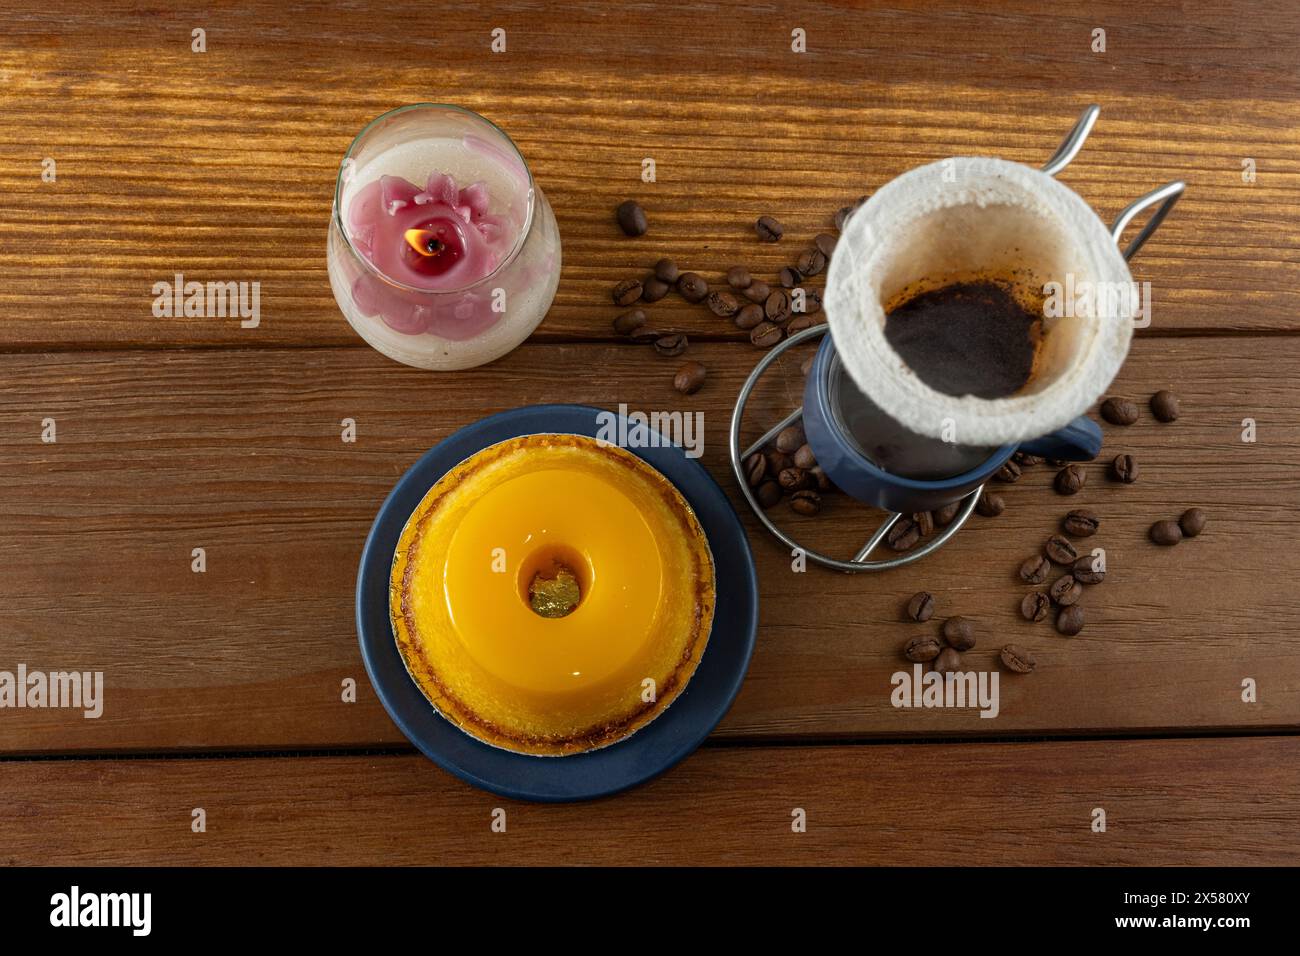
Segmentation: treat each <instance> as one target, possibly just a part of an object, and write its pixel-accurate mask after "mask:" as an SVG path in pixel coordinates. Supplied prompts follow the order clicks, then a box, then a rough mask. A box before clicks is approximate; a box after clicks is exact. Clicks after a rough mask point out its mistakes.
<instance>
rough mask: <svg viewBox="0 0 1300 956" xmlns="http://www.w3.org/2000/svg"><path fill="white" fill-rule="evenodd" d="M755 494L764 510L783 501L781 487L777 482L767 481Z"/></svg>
mask: <svg viewBox="0 0 1300 956" xmlns="http://www.w3.org/2000/svg"><path fill="white" fill-rule="evenodd" d="M755 494H756V496H757V498H758V503H759V504H760V505H762V506H763V507H764V508H770V507H772V506H773V505H774V504H776V503H777V502H778V501H780V500H781V486H780V485H778V484H777V483H776V482H775V481H765V482H763V483H762V484H761V485H759V486H758V491H757V492H756V493H755Z"/></svg>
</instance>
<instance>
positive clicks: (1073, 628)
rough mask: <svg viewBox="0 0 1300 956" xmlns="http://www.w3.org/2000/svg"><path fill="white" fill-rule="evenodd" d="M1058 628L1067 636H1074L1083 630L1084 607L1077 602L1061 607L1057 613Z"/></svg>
mask: <svg viewBox="0 0 1300 956" xmlns="http://www.w3.org/2000/svg"><path fill="white" fill-rule="evenodd" d="M1056 629H1057V630H1058V631H1060V632H1061V633H1062V634H1064V635H1065V636H1066V637H1074V635H1076V634H1078V633H1079V632H1080V631H1082V630H1083V608H1082V607H1080V606H1079V605H1077V604H1071V605H1070V606H1069V607H1064V608H1061V613H1060V614H1058V615H1056Z"/></svg>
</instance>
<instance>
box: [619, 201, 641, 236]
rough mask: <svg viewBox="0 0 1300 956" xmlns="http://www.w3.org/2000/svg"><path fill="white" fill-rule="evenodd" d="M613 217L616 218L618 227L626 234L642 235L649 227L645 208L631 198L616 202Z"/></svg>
mask: <svg viewBox="0 0 1300 956" xmlns="http://www.w3.org/2000/svg"><path fill="white" fill-rule="evenodd" d="M614 218H615V219H617V220H618V227H619V228H620V229H622V230H623V233H624V234H625V235H628V236H643V235H645V231H646V229H648V228H649V224H648V223H647V222H646V218H645V210H644V209H642V208H641V206H640V205H639V204H638V203H635V202H633V201H632V200H631V199H629V200H627V201H626V202H621V203H619V204H618V208H617V209H616V210H614Z"/></svg>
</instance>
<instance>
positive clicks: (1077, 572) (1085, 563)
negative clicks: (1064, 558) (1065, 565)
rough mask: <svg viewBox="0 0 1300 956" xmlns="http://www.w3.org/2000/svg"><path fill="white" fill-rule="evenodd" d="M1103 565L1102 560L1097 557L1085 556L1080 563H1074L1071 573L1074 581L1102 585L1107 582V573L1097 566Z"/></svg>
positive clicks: (1080, 559)
mask: <svg viewBox="0 0 1300 956" xmlns="http://www.w3.org/2000/svg"><path fill="white" fill-rule="evenodd" d="M1100 563H1101V558H1100V557H1098V556H1096V555H1091V554H1085V555H1083V556H1082V557H1081V558H1079V560H1078V561H1075V562H1074V567H1073V568H1072V569H1071V573H1072V574H1073V575H1074V580H1076V581H1078V582H1079V583H1080V584H1101V582H1102V581H1105V580H1106V571H1105V569H1104V568H1100V567H1098V566H1097V565H1099V564H1100Z"/></svg>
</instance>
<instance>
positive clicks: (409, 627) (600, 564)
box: [389, 434, 715, 756]
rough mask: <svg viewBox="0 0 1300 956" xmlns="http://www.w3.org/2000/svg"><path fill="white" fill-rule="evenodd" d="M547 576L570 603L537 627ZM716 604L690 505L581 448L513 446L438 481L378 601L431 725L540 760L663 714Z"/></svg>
mask: <svg viewBox="0 0 1300 956" xmlns="http://www.w3.org/2000/svg"><path fill="white" fill-rule="evenodd" d="M557 568H558V569H561V570H562V571H571V572H572V574H573V576H574V577H576V578H577V581H578V585H579V592H580V598H579V601H578V604H577V607H575V608H574V609H573V610H572V611H571V612H570V613H567V614H565V615H564V616H562V617H543V616H541V615H540V614H539V613H537V612H536V611H535V610H534V609H533V606H532V605H531V604H530V587H531V586H532V585H533V582H534V579H539V580H541V581H543V582H545V581H546V579H548V578H554V575H555V571H556V569H557ZM714 603H715V584H714V568H713V557H712V555H711V554H710V552H709V547H708V542H707V539H706V538H705V536H704V532H703V529H702V528H701V527H700V524H699V521H698V520H697V519H696V517H695V514H694V513H693V512H692V511H691V510H690V507H689V506H688V505H687V504H686V501H685V499H683V498H682V496H681V495H680V494H679V493H678V491H677V489H676V488H674V487H673V486H672V484H671V483H670V482H668V481H667V479H665V478H664V477H663V476H662V475H660V474H659V473H658V472H657V471H655V470H654V469H653V468H651V467H650V466H649V465H647V464H646V463H645V462H643V461H642V460H641V459H639V458H637V457H636V456H635V455H632V454H630V453H628V452H626V451H623V450H622V449H620V448H616V447H614V446H610V445H604V444H602V443H599V442H597V441H596V440H595V439H593V438H587V437H585V436H581V435H551V434H546V435H526V436H523V437H520V438H513V439H510V440H508V441H505V442H501V443H500V444H497V445H493V446H491V447H489V448H486V449H484V450H483V451H481V452H478V453H477V454H475V455H473V456H471V457H470V458H468V459H467V460H465V461H464V462H462V463H461V464H459V465H457V466H456V467H455V468H453V469H452V470H451V471H449V472H448V473H447V474H446V475H444V476H443V477H442V478H441V479H440V480H439V481H438V482H437V483H436V484H435V485H434V486H433V488H431V489H430V490H429V493H428V494H427V495H425V497H424V499H423V500H422V501H421V502H420V505H419V506H418V507H417V508H416V509H415V511H414V513H413V514H412V515H411V518H410V520H409V521H408V522H407V524H406V527H405V528H404V529H403V531H402V535H401V538H400V539H399V541H398V545H397V550H396V553H395V555H394V560H393V571H392V578H391V586H390V592H389V608H390V613H391V617H392V622H393V633H394V635H395V637H396V640H397V645H398V649H399V650H400V651H401V654H402V658H403V660H404V661H405V662H406V668H407V670H408V671H409V672H410V674H411V676H412V678H414V680H415V681H416V683H417V684H419V686H420V688H421V689H422V690H423V691H424V694H425V696H427V697H428V698H429V700H430V702H431V703H432V704H433V705H434V706H435V707H436V708H437V709H438V711H439V712H440V713H441V714H442V715H443V716H444V717H446V718H447V719H448V720H450V721H452V722H453V723H455V724H456V725H457V726H459V727H460V728H461V729H463V730H465V731H466V732H468V733H469V734H471V735H473V736H474V737H477V738H478V739H480V740H483V741H485V742H486V743H490V744H493V745H495V746H498V747H502V748H505V749H507V750H513V751H517V752H520V753H528V754H537V755H546V756H558V755H562V754H569V753H578V752H581V751H585V750H591V749H595V748H597V747H602V746H605V745H608V744H611V743H614V742H615V741H618V740H621V739H622V738H624V737H626V736H627V735H629V734H631V733H633V732H634V731H636V730H638V729H639V728H641V727H643V726H645V725H646V724H647V723H649V722H650V721H651V720H653V719H654V718H655V717H657V716H658V715H659V714H660V713H662V712H663V711H664V709H665V708H667V707H668V705H669V704H671V703H672V701H673V700H674V699H675V698H676V697H677V695H678V694H680V693H681V692H682V690H683V689H684V688H685V686H686V682H687V681H688V680H690V677H691V675H692V674H693V673H694V672H695V668H696V666H697V665H698V664H699V661H700V658H701V656H702V655H703V653H704V648H705V644H706V643H707V641H708V637H709V631H710V629H711V627H712V623H713V611H714ZM647 680H650V681H653V682H654V683H653V685H648V684H647V683H646V681H647ZM647 698H651V699H647Z"/></svg>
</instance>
